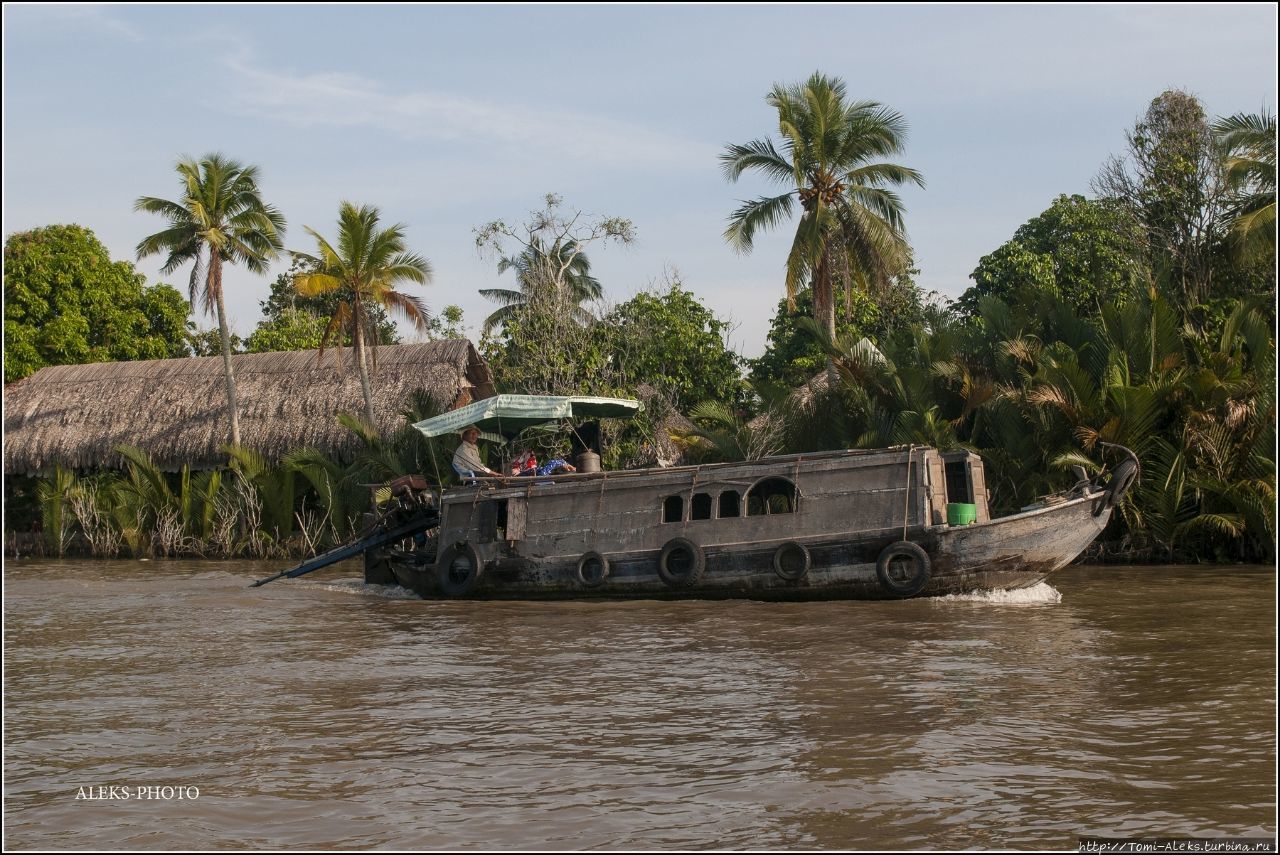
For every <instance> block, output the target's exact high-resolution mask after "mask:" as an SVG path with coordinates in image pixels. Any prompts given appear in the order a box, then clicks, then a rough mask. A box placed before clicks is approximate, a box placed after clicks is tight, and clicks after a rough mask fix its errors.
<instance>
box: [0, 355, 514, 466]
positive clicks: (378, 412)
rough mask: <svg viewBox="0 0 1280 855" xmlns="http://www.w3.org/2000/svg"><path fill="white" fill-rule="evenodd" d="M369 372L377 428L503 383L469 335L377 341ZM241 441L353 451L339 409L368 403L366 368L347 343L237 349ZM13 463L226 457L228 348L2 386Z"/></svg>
mask: <svg viewBox="0 0 1280 855" xmlns="http://www.w3.org/2000/svg"><path fill="white" fill-rule="evenodd" d="M377 359H378V365H377V370H376V372H373V373H372V374H371V377H370V380H371V385H372V386H373V410H374V416H375V418H376V421H377V423H378V428H379V429H380V430H381V431H382V432H383V435H389V434H390V433H392V432H393V431H395V430H396V429H397V428H399V427H401V426H402V425H403V424H404V416H403V414H402V413H403V411H404V410H405V409H407V408H408V405H409V402H410V399H411V397H412V395H413V393H414V392H415V391H417V390H422V391H423V392H425V393H426V394H428V395H429V396H431V398H433V399H434V400H435V402H436V403H437V404H438V405H439V406H440V407H442V408H444V409H452V408H453V407H455V406H461V405H462V404H466V403H470V402H471V401H472V400H475V399H478V398H487V397H489V396H490V395H492V394H494V388H493V378H492V375H491V374H490V373H489V366H488V365H487V364H486V363H485V361H484V360H483V359H482V358H481V357H480V355H479V354H478V353H477V352H476V349H475V347H474V346H472V344H471V342H469V341H466V340H465V339H459V340H451V341H436V342H430V343H428V344H404V345H386V346H382V347H379V348H378V354H377ZM231 362H232V369H233V371H234V372H235V376H236V391H237V397H238V403H239V406H238V409H239V412H240V438H241V442H242V443H243V444H244V445H245V446H248V447H249V448H252V449H254V450H255V451H258V452H260V453H261V454H263V455H264V456H266V457H267V458H269V459H272V460H275V459H278V458H279V456H280V455H281V454H284V453H286V452H288V451H291V450H294V449H297V448H304V447H311V448H318V449H320V450H322V451H325V452H328V453H336V454H338V455H340V456H341V455H345V454H347V453H349V452H351V451H353V450H354V449H355V447H356V445H357V441H356V440H355V438H354V437H353V436H352V434H351V432H350V431H349V430H348V429H347V428H345V427H343V426H342V425H340V424H338V422H337V420H336V419H335V418H334V416H335V414H336V413H338V412H339V411H345V412H349V413H354V414H361V413H363V411H364V399H363V396H362V395H361V392H360V378H359V375H358V374H357V373H356V371H355V369H354V368H353V367H352V366H351V365H350V364H349V363H350V355H349V352H348V351H338V350H329V351H326V352H325V355H324V360H323V362H318V361H317V352H316V351H314V350H300V351H293V352H289V353H255V354H242V355H239V356H233V357H231ZM4 405H5V406H4V433H5V437H4V471H5V472H6V473H16V474H34V473H36V472H40V471H45V470H48V469H49V468H51V467H52V466H53V465H55V464H57V465H61V466H63V467H66V468H70V469H95V468H109V467H114V466H118V465H120V458H119V456H118V455H117V454H115V453H114V452H113V450H112V449H114V448H115V447H116V446H117V445H120V444H127V445H134V446H137V447H139V448H141V449H142V450H143V451H145V452H147V453H148V454H149V455H151V458H152V460H153V461H154V462H155V463H156V464H157V465H159V466H161V467H163V468H166V469H178V468H181V467H182V465H183V464H190V465H191V466H192V468H197V469H198V468H212V467H214V466H218V465H221V464H223V463H225V462H226V456H225V455H223V454H220V453H219V452H218V448H219V446H222V445H225V444H226V443H227V442H228V435H229V430H230V428H229V423H228V420H227V395H226V386H225V383H224V380H223V373H222V357H221V356H207V357H197V358H191V359H158V360H151V361H145V362H103V363H97V364H93V365H60V366H52V367H49V368H42V369H40V370H39V371H38V372H36V373H35V374H33V375H32V376H30V377H28V378H26V379H24V380H19V381H18V382H16V383H11V384H9V385H8V386H6V387H5V390H4Z"/></svg>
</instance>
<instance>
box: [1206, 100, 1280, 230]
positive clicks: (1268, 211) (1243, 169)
mask: <svg viewBox="0 0 1280 855" xmlns="http://www.w3.org/2000/svg"><path fill="white" fill-rule="evenodd" d="M1213 132H1214V134H1215V136H1217V138H1218V144H1219V145H1220V146H1221V147H1222V149H1223V151H1224V152H1225V153H1226V164H1225V165H1226V168H1227V183H1228V184H1229V185H1230V186H1231V187H1232V188H1233V189H1234V190H1235V191H1236V194H1237V195H1236V200H1235V202H1234V204H1233V205H1232V206H1231V217H1232V222H1231V233H1232V236H1233V237H1234V238H1235V240H1236V246H1237V247H1238V248H1240V249H1242V250H1244V251H1245V252H1250V251H1254V250H1262V249H1264V248H1266V247H1270V248H1271V249H1272V250H1273V251H1274V249H1275V244H1276V231H1275V229H1276V117H1275V116H1274V115H1273V114H1271V113H1255V114H1252V115H1248V114H1245V113H1237V114H1236V115H1234V116H1230V117H1228V118H1225V119H1219V120H1218V122H1217V123H1215V124H1214V126H1213Z"/></svg>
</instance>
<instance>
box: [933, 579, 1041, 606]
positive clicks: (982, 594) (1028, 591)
mask: <svg viewBox="0 0 1280 855" xmlns="http://www.w3.org/2000/svg"><path fill="white" fill-rule="evenodd" d="M948 601H950V602H953V603H999V604H1000V605H1006V604H1012V605H1041V604H1044V603H1060V602H1062V594H1061V593H1060V592H1059V591H1058V589H1057V588H1055V587H1053V586H1052V585H1050V584H1049V583H1048V582H1038V583H1036V584H1034V585H1032V586H1031V587H1029V588H1018V589H1016V590H1013V591H1006V590H1005V589H1003V588H997V589H995V590H993V591H971V592H970V593H968V594H947V595H946V596H945V597H936V598H935V599H934V602H935V603H938V602H942V603H945V602H948Z"/></svg>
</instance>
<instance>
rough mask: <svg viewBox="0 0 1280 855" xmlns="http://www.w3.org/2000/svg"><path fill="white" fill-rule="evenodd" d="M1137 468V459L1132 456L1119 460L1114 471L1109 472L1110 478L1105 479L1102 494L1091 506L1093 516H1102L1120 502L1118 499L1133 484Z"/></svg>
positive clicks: (1136, 475) (1122, 496) (1121, 497)
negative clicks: (1105, 482) (1105, 484)
mask: <svg viewBox="0 0 1280 855" xmlns="http://www.w3.org/2000/svg"><path fill="white" fill-rule="evenodd" d="M1138 469H1139V467H1138V461H1136V460H1134V459H1133V458H1132V457H1129V458H1126V459H1124V460H1121V461H1120V463H1119V465H1117V466H1116V468H1115V471H1114V472H1112V473H1111V478H1110V479H1108V480H1107V486H1106V487H1105V488H1103V493H1102V496H1101V497H1100V498H1099V499H1098V500H1097V502H1096V503H1095V504H1094V506H1093V515H1094V516H1095V517H1100V516H1102V515H1103V514H1104V513H1106V512H1107V511H1109V510H1111V509H1112V508H1114V507H1115V506H1116V505H1118V504H1120V500H1121V499H1123V498H1124V495H1125V493H1127V492H1129V488H1130V487H1132V486H1133V482H1134V479H1135V478H1137V477H1138Z"/></svg>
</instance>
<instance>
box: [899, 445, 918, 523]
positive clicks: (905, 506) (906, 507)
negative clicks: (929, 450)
mask: <svg viewBox="0 0 1280 855" xmlns="http://www.w3.org/2000/svg"><path fill="white" fill-rule="evenodd" d="M915 449H916V446H915V443H912V444H911V445H910V446H909V447H908V448H907V487H906V490H905V495H904V496H903V497H902V539H903V540H906V539H907V522H908V520H909V518H910V512H911V453H912V452H913V451H915Z"/></svg>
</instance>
